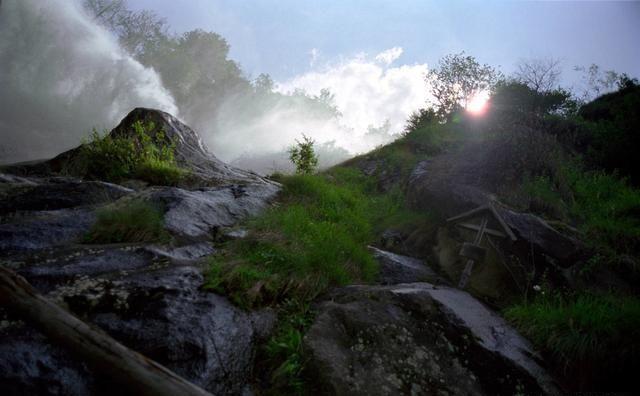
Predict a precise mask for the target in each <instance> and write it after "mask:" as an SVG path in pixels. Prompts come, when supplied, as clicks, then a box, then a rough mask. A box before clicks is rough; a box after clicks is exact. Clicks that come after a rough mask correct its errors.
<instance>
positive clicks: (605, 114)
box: [579, 81, 640, 185]
mask: <svg viewBox="0 0 640 396" xmlns="http://www.w3.org/2000/svg"><path fill="white" fill-rule="evenodd" d="M626 84H627V85H626V86H625V87H624V88H622V89H621V90H619V91H617V92H613V93H610V94H607V95H604V96H601V97H599V98H598V99H596V100H594V101H593V102H591V103H588V104H585V105H584V106H582V107H581V108H580V112H579V115H580V117H581V118H582V119H583V120H585V121H586V122H584V123H583V125H584V126H585V127H586V128H585V130H584V133H585V134H586V135H587V137H588V148H587V150H586V156H585V160H586V162H587V163H588V164H589V165H591V166H595V167H599V168H603V169H606V170H608V171H610V172H611V171H614V170H617V171H618V172H620V174H622V175H623V176H626V177H629V178H630V181H631V182H632V183H634V184H635V185H640V176H639V174H638V172H636V171H635V169H636V168H637V156H638V152H640V134H639V133H638V131H640V111H638V109H640V85H637V84H635V83H633V81H631V82H629V83H626Z"/></svg>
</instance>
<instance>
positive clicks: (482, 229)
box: [447, 205, 518, 289]
mask: <svg viewBox="0 0 640 396" xmlns="http://www.w3.org/2000/svg"><path fill="white" fill-rule="evenodd" d="M475 218H479V219H480V223H479V224H476V223H474V222H472V220H473V219H475ZM490 219H494V220H495V222H496V223H497V224H498V226H499V229H492V228H488V227H487V224H488V223H489V220H490ZM447 223H453V224H455V225H456V226H457V227H460V228H464V229H467V230H471V231H476V236H475V238H474V240H473V243H470V242H464V243H463V244H462V248H461V249H460V253H459V254H460V256H462V257H465V258H467V264H466V265H465V267H464V271H463V272H462V275H461V276H460V281H459V282H458V288H460V289H464V287H465V286H466V285H467V282H468V281H469V277H470V276H471V271H473V265H474V264H475V263H476V262H482V260H484V257H485V255H486V253H487V249H485V248H484V247H482V246H481V243H482V238H483V237H484V236H485V235H486V236H487V237H489V236H492V237H497V238H502V239H505V238H508V239H509V240H511V241H512V242H513V241H516V240H517V239H518V238H517V237H516V236H515V234H514V233H513V231H511V228H509V226H508V225H507V223H505V222H504V220H503V219H502V217H501V216H500V214H499V213H498V212H497V211H496V209H495V208H494V207H493V205H484V206H480V207H478V208H475V209H472V210H470V211H468V212H464V213H461V214H459V215H457V216H454V217H450V218H448V219H447Z"/></svg>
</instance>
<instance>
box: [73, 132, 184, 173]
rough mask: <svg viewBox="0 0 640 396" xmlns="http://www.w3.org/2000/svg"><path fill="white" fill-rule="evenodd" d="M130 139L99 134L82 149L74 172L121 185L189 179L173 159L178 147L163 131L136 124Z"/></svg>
mask: <svg viewBox="0 0 640 396" xmlns="http://www.w3.org/2000/svg"><path fill="white" fill-rule="evenodd" d="M131 128H132V133H131V135H129V136H112V135H105V136H103V137H101V136H100V135H99V134H98V132H97V131H96V130H94V131H93V133H92V135H91V140H90V142H89V143H87V144H84V145H82V146H81V147H82V148H81V151H80V155H79V159H78V160H76V163H75V164H74V166H73V168H74V169H73V172H75V173H80V174H82V175H83V176H85V177H89V178H96V179H102V180H108V181H114V182H118V181H121V180H123V179H126V178H134V177H135V178H139V179H141V180H144V181H147V182H149V183H152V184H162V185H175V184H177V183H178V182H179V181H180V180H182V179H183V178H184V176H185V175H186V173H187V172H186V171H185V170H184V169H181V168H180V167H178V165H177V164H176V161H175V157H174V151H175V144H174V143H167V139H166V137H165V134H164V131H162V130H159V131H155V134H153V136H151V133H152V132H153V131H154V130H155V125H154V124H153V123H152V122H149V123H148V124H146V125H145V124H143V123H142V122H141V121H136V122H135V123H134V124H133V125H132V126H131Z"/></svg>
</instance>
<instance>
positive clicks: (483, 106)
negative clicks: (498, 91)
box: [467, 91, 489, 115]
mask: <svg viewBox="0 0 640 396" xmlns="http://www.w3.org/2000/svg"><path fill="white" fill-rule="evenodd" d="M488 102H489V92H486V91H483V92H479V93H477V94H475V95H474V96H473V97H472V98H471V100H469V103H468V104H467V111H468V112H469V113H471V114H473V115H481V114H484V112H485V111H486V110H487V105H488Z"/></svg>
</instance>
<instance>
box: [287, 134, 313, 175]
mask: <svg viewBox="0 0 640 396" xmlns="http://www.w3.org/2000/svg"><path fill="white" fill-rule="evenodd" d="M314 143H315V142H314V141H313V140H312V139H311V138H309V137H307V136H305V135H302V141H299V140H296V145H295V146H293V147H291V148H289V159H290V160H291V162H293V164H294V165H295V166H296V173H298V174H305V175H308V174H311V173H313V171H314V170H315V169H316V167H317V166H318V156H317V155H316V153H315V151H314V150H313V144H314Z"/></svg>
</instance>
